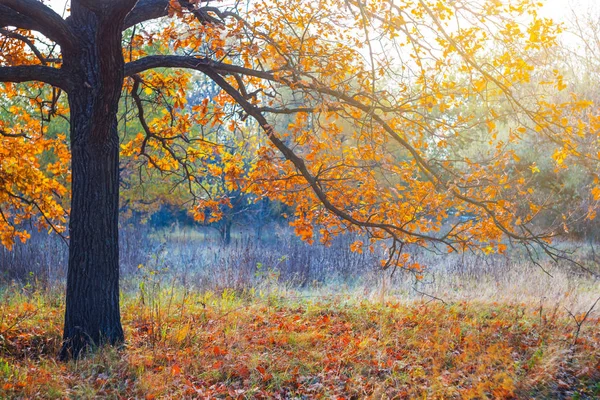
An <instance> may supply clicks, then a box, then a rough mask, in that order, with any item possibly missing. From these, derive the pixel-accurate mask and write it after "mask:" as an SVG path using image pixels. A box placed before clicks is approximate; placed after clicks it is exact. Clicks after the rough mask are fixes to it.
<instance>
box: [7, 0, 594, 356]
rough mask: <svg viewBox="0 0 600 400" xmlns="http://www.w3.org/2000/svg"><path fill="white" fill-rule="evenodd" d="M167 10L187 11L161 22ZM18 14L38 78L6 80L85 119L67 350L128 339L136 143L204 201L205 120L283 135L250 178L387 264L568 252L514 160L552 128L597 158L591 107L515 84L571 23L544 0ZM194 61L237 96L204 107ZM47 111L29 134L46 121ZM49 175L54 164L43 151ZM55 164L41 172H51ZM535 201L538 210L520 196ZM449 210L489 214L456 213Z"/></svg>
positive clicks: (89, 4)
mask: <svg viewBox="0 0 600 400" xmlns="http://www.w3.org/2000/svg"><path fill="white" fill-rule="evenodd" d="M163 17H164V18H169V19H170V20H168V22H167V21H164V20H159V21H155V20H156V19H158V18H163ZM0 27H1V28H2V29H3V31H1V32H0V34H1V35H2V36H3V37H4V38H5V40H6V41H7V43H9V46H10V47H8V48H7V49H8V51H4V52H3V54H4V55H3V56H2V57H3V58H2V61H1V62H2V63H1V64H0V65H1V66H0V82H9V83H24V82H28V85H18V86H13V85H12V84H8V85H5V86H3V91H4V93H5V95H6V97H8V98H9V100H10V101H13V100H16V99H17V98H19V97H25V96H26V93H27V92H28V91H30V90H32V88H37V87H39V88H42V86H43V85H42V84H46V85H48V86H49V87H51V88H46V87H43V90H42V91H41V94H40V98H43V99H44V100H43V101H42V102H43V104H44V105H46V104H49V108H50V111H49V115H50V116H51V117H53V116H55V115H62V116H65V117H67V115H68V117H67V118H68V119H69V121H70V128H69V129H70V131H69V138H68V142H69V144H70V154H71V174H72V175H71V176H72V178H71V179H72V184H71V210H70V219H69V238H70V247H69V272H68V280H67V303H66V313H65V329H64V346H63V350H62V353H61V355H62V357H63V358H67V357H70V356H75V357H77V356H79V354H80V353H81V351H83V350H84V349H85V348H87V347H88V346H98V345H102V344H104V343H110V344H117V343H120V342H122V341H123V330H122V328H121V323H120V315H119V287H118V279H119V265H118V240H117V239H118V211H119V153H120V152H122V153H123V154H124V155H125V156H127V157H129V156H137V157H138V158H140V159H145V161H146V163H147V164H146V165H147V166H148V167H150V166H152V168H155V169H156V170H160V171H167V172H170V173H172V174H176V175H178V176H180V177H181V180H180V183H181V184H182V185H184V186H185V187H187V189H188V191H189V192H190V194H192V197H193V198H194V199H197V200H198V201H199V202H200V203H199V204H202V203H201V201H202V200H203V199H204V197H203V195H202V194H201V191H202V190H203V189H202V187H203V186H202V182H203V179H204V178H206V176H210V173H211V172H210V164H211V162H213V161H214V160H215V159H217V158H219V159H221V160H226V158H225V156H224V155H225V154H227V152H226V151H225V150H223V146H222V145H221V144H220V143H215V142H213V141H211V140H207V138H206V137H204V136H202V131H203V129H202V127H207V126H209V127H211V128H214V127H216V126H226V127H227V129H228V130H229V131H230V132H236V131H237V130H240V129H241V128H242V126H243V124H246V121H247V120H248V119H250V120H254V121H255V124H256V126H257V127H260V129H261V130H262V132H263V140H264V142H265V145H264V146H262V147H261V148H260V149H259V150H258V151H257V158H256V162H255V163H254V166H253V167H252V168H251V174H250V176H249V179H248V183H249V184H248V185H247V186H246V187H245V188H244V189H245V190H248V191H251V192H252V193H254V194H256V195H258V196H261V197H269V198H272V199H277V200H281V201H282V202H284V203H285V204H287V205H294V206H295V213H294V214H295V220H294V222H293V224H294V226H295V229H296V232H297V233H298V234H299V235H300V236H301V237H302V238H303V239H305V240H307V241H311V240H312V239H313V233H314V230H315V229H316V228H317V227H318V229H320V236H321V238H322V240H323V241H324V242H328V241H329V240H330V238H331V236H332V235H335V234H339V233H342V232H345V231H361V232H362V233H363V234H364V235H366V237H367V240H368V243H363V242H356V243H354V244H353V245H352V248H353V249H354V250H356V251H362V248H363V247H368V246H374V245H375V244H377V243H380V244H382V245H384V246H386V247H387V248H388V249H389V251H388V258H387V259H386V260H383V261H382V265H383V266H384V267H389V266H394V267H403V268H408V269H411V270H413V271H417V272H418V271H419V270H420V269H421V268H422V267H421V266H420V265H418V264H416V263H414V262H412V261H411V260H410V257H409V256H408V253H404V252H403V251H402V250H403V249H405V248H406V247H407V246H423V247H427V248H429V249H432V250H436V251H444V252H445V251H464V250H466V249H473V250H480V251H484V252H491V251H500V252H502V251H504V249H505V248H506V244H505V243H504V242H503V240H504V239H508V240H510V241H512V242H516V243H521V244H524V245H526V246H532V245H534V244H535V245H538V246H540V247H541V248H542V249H544V250H545V251H546V252H547V253H548V254H550V255H556V253H554V252H553V249H552V247H550V245H549V241H550V239H551V238H552V237H553V236H555V235H556V234H557V233H558V230H557V228H556V227H554V226H553V227H544V229H539V228H538V227H537V226H536V225H535V217H536V215H537V214H538V212H539V210H540V207H541V206H540V205H539V204H537V202H536V200H537V199H538V197H536V196H535V188H531V187H529V186H528V179H527V177H528V175H527V174H529V173H530V172H528V171H520V172H519V171H515V170H513V169H511V168H512V165H513V163H514V160H515V156H516V155H515V153H514V151H511V150H510V149H509V147H508V145H509V144H511V143H515V142H517V141H519V140H521V139H522V138H523V137H524V136H527V135H545V137H547V138H549V139H550V140H552V141H553V142H554V143H556V145H557V146H556V151H555V152H554V154H553V158H554V160H555V162H556V163H557V164H558V165H563V164H565V160H566V159H567V157H568V156H569V155H575V154H576V155H578V156H581V155H584V156H585V157H587V158H589V159H590V160H593V162H596V161H597V158H598V157H597V155H596V154H591V153H585V154H583V153H582V149H581V148H580V147H579V143H580V141H578V140H577V138H578V137H579V134H582V135H584V136H585V135H587V134H588V131H587V130H585V129H574V128H573V126H575V127H577V126H578V125H577V124H575V125H573V122H575V121H576V120H577V116H578V115H579V114H580V113H582V112H583V111H582V110H586V109H587V108H589V106H590V103H588V102H581V101H578V100H577V99H569V100H568V101H565V102H562V103H561V104H553V103H552V102H550V101H549V100H548V96H547V95H546V94H545V92H544V90H543V88H542V89H541V90H540V91H539V92H536V93H535V94H534V95H533V96H530V95H529V93H528V95H524V94H523V93H522V92H520V91H519V90H517V89H518V88H519V87H521V86H522V85H525V84H526V83H527V82H529V81H530V79H531V77H532V74H533V72H534V71H538V69H537V68H538V67H539V66H537V65H536V63H537V62H538V58H536V55H538V54H542V53H544V52H546V51H548V50H549V49H551V48H552V47H553V46H554V45H555V38H556V35H557V34H558V29H557V28H556V27H555V26H553V24H552V23H551V21H547V20H544V19H541V18H539V17H538V15H537V12H536V4H535V2H533V1H529V0H515V1H511V2H498V1H491V0H490V1H481V2H455V1H450V0H448V1H446V0H438V1H425V0H419V1H404V0H398V1H391V2H390V1H379V0H369V1H363V0H345V1H341V0H319V1H316V2H312V1H311V2H306V1H301V0H286V1H252V2H248V3H245V2H244V3H237V2H236V3H234V4H231V5H228V6H226V5H222V4H221V3H219V2H217V1H212V0H206V1H188V0H172V1H167V0H139V1H137V0H122V1H116V0H105V1H99V2H95V1H89V0H72V1H71V8H70V15H69V16H68V17H67V18H66V19H63V18H62V17H60V16H59V15H58V14H56V13H55V12H54V11H52V10H51V9H50V8H49V7H47V6H45V5H44V4H43V3H42V2H39V1H36V0H0ZM15 28H16V29H15ZM127 30H130V31H129V32H128V33H127V35H124V34H123V32H125V31H127ZM32 31H33V32H36V34H35V35H32V34H31V32H32ZM38 37H43V39H38ZM124 38H125V39H124ZM45 41H50V42H51V43H49V44H48V45H45V44H44V42H45ZM165 68H169V69H177V71H174V72H168V73H167V72H165ZM189 71H195V72H194V73H200V74H203V75H205V76H206V77H208V78H209V79H210V80H211V81H212V82H214V84H215V85H216V86H218V87H219V88H220V91H219V93H218V94H216V95H213V96H207V97H205V99H204V100H203V102H202V103H201V104H199V105H196V106H194V107H191V108H189V107H186V101H187V98H186V90H187V89H188V87H189V85H190V81H191V79H192V78H193V74H192V73H190V72H189ZM539 71H540V73H544V72H546V76H547V79H546V80H545V86H546V87H556V88H558V89H561V88H562V86H563V85H564V84H563V78H562V77H561V76H560V75H558V74H554V73H552V72H549V71H545V70H544V68H543V66H541V67H539ZM29 82H35V83H29ZM63 92H65V93H66V94H67V96H64V95H63V96H60V94H61V93H63ZM284 94H285V95H284ZM290 99H293V100H294V101H290ZM473 101H477V102H479V103H480V104H481V109H480V110H479V111H478V112H476V113H474V112H473V111H472V110H471V109H470V108H468V107H466V104H468V103H471V102H473ZM209 104H211V105H210V106H209ZM45 107H46V106H44V107H43V108H44V109H45ZM507 107H508V108H510V109H511V113H512V117H511V118H513V121H515V128H514V129H512V128H511V129H510V131H509V133H508V136H507V137H500V136H499V134H498V129H497V127H496V120H497V119H498V118H499V115H500V114H501V113H502V112H503V111H504V110H506V109H507ZM120 110H121V111H123V112H124V117H123V118H122V119H120V120H119V118H118V113H119V111H120ZM282 114H283V115H287V116H293V122H292V123H290V124H288V125H287V127H286V128H285V129H278V126H277V124H276V123H275V121H276V120H275V119H273V118H272V117H271V116H272V115H282ZM29 115H30V117H29V119H28V117H23V116H21V117H18V118H15V119H14V120H13V121H12V124H11V123H10V122H6V121H5V122H4V123H3V124H4V127H3V130H4V132H6V133H5V135H4V137H10V138H11V139H12V137H11V136H14V135H16V134H19V132H20V131H21V128H20V126H19V124H22V123H23V120H24V121H25V122H27V121H29V120H32V119H34V118H33V116H32V114H29ZM565 115H567V116H568V118H565ZM132 116H135V117H136V118H137V119H138V120H139V126H140V127H141V129H140V131H139V134H137V135H136V136H135V137H134V138H133V139H132V140H127V141H126V143H122V144H121V147H120V140H119V131H120V129H119V123H121V128H122V129H123V130H125V129H126V128H127V125H128V122H129V119H130V118H131V117H132ZM31 124H32V125H28V126H27V130H31V131H34V130H35V129H36V127H37V125H35V124H34V123H33V122H31ZM482 132H484V133H485V134H486V135H487V137H488V140H487V142H486V143H482V147H481V148H480V149H479V150H478V152H477V154H476V156H475V157H473V154H470V153H467V152H466V151H464V150H463V149H462V147H461V145H460V143H465V142H467V141H469V138H472V137H473V135H475V134H477V135H481V133H482ZM591 132H593V133H594V134H595V132H597V129H592V130H591ZM59 139H60V138H59ZM594 140H596V139H594ZM24 142H25V143H27V144H28V145H31V142H30V141H29V139H25V141H24ZM11 143H12V142H11ZM14 143H17V142H14ZM40 143H41V142H40ZM15 146H17V145H15ZM432 147H437V148H440V149H446V150H444V151H432ZM59 148H60V146H59V145H56V146H55V147H53V149H54V150H58V149H59ZM17 150H18V149H17V148H15V151H17ZM23 150H27V149H25V148H24V149H23ZM58 153H61V152H60V151H58ZM34 154H35V151H34ZM59 159H60V160H63V159H64V157H62V158H61V157H59ZM61 162H62V161H61ZM235 165H236V164H235V162H233V163H230V164H228V165H225V166H223V170H224V171H229V172H228V173H227V174H226V179H228V180H230V181H235V180H236V179H237V178H238V177H239V175H240V174H241V169H238V168H236V167H235ZM32 168H33V170H34V171H35V170H36V168H37V169H39V168H38V167H37V165H36V164H35V163H33V165H32ZM510 171H512V173H509V172H510ZM56 172H61V173H62V172H63V171H62V170H57V171H56ZM43 175H44V173H43V172H41V175H40V174H37V177H36V178H35V179H37V180H38V181H43V179H44V178H43V177H42V176H43ZM509 177H510V179H509ZM46 178H47V179H50V180H52V178H53V177H52V176H50V177H47V176H46ZM6 179H16V178H15V177H14V176H12V175H10V176H7V178H6ZM54 181H55V182H56V180H54ZM9 184H11V185H12V184H13V181H10V182H9ZM52 185H56V183H53V184H52ZM17 187H18V186H17ZM42 188H44V187H43V186H42ZM44 189H45V188H44ZM20 190H23V191H24V193H27V192H28V190H29V189H27V188H23V189H20ZM55 191H57V194H58V195H61V192H64V191H59V190H55ZM34 192H35V191H34ZM50 193H52V192H51V191H44V195H45V197H44V200H45V201H46V202H47V204H46V203H44V204H40V205H39V207H40V209H42V210H43V208H42V206H43V207H44V208H46V209H49V210H55V211H54V212H53V213H50V214H48V213H47V215H48V217H56V218H57V219H60V217H59V215H58V214H59V212H58V211H60V209H57V206H56V204H58V202H57V201H56V199H54V198H52V196H51V195H50ZM17 195H18V194H17ZM23 197H24V198H26V197H25V196H23ZM517 200H518V202H519V204H526V205H527V206H526V207H521V208H519V207H516V204H517ZM18 207H20V206H11V210H12V211H11V212H13V213H17V212H19V211H20V209H18ZM195 209H196V210H198V212H200V211H201V210H202V209H203V208H202V207H196V208H195ZM450 209H455V210H457V211H458V212H459V213H463V214H467V213H468V214H469V215H473V218H470V219H468V220H464V219H459V220H458V221H457V222H455V223H452V224H447V217H448V215H447V210H450ZM57 210H58V211H57ZM28 211H29V210H28V209H25V213H24V214H22V213H21V214H19V215H24V216H25V217H27V216H29V215H30V214H29V213H28ZM14 215H16V214H14ZM13 218H21V217H13ZM5 221H6V218H5ZM17 222H18V221H17ZM560 229H562V228H560ZM22 236H23V235H22Z"/></svg>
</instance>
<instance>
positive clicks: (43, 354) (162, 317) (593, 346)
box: [0, 287, 600, 399]
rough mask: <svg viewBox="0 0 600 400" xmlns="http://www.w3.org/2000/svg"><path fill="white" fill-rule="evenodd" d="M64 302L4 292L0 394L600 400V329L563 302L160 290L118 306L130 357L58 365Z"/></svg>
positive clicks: (124, 353) (105, 354)
mask: <svg viewBox="0 0 600 400" xmlns="http://www.w3.org/2000/svg"><path fill="white" fill-rule="evenodd" d="M59 299H60V296H58V295H57V294H56V293H40V292H34V293H28V292H26V291H23V290H17V289H15V288H13V289H9V290H8V292H5V293H4V295H3V301H2V315H3V318H2V321H1V323H0V333H1V336H0V341H1V342H0V345H1V347H0V357H1V358H0V380H1V381H0V382H1V387H0V397H2V398H40V397H41V398H65V397H70V398H94V397H97V396H102V397H108V398H212V397H223V398H315V397H317V398H378V399H379V398H425V397H426V398H480V399H483V398H515V397H516V398H540V399H542V398H590V399H591V398H595V397H596V396H599V395H600V318H598V314H593V315H588V316H587V318H586V320H585V321H584V322H583V323H582V325H581V329H580V330H579V333H577V331H578V330H577V324H576V323H575V322H574V320H572V319H571V318H570V317H569V316H568V315H567V314H566V313H565V311H564V309H563V308H562V306H560V305H559V304H555V305H554V306H549V305H545V306H544V305H543V304H542V305H540V304H518V303H512V304H511V303H492V302H488V303H484V302H480V301H471V302H464V301H463V302H453V303H452V304H446V305H444V304H442V303H441V302H438V301H436V302H425V301H412V302H403V301H400V302H399V301H394V300H393V299H392V298H391V297H389V298H388V297H386V298H385V300H384V301H383V302H379V301H375V300H360V299H359V298H356V297H355V296H353V295H350V294H348V295H338V296H333V297H329V298H325V297H298V296H297V294H295V293H292V292H288V293H279V292H277V291H275V290H273V291H271V292H270V293H267V292H260V293H259V292H254V293H251V292H248V293H236V292H233V291H227V290H226V291H223V292H222V293H213V292H204V293H190V292H186V291H185V290H182V289H181V288H169V287H167V288H161V289H158V288H154V289H152V290H150V291H146V292H144V291H143V290H140V291H139V292H138V293H136V294H134V293H131V294H128V295H125V296H124V305H123V320H124V326H125V329H126V336H127V344H126V347H125V348H124V349H122V350H121V351H115V350H110V349H105V350H101V351H99V352H98V353H96V354H94V355H91V356H89V357H87V358H85V359H83V360H80V361H78V362H70V363H67V364H62V363H58V362H57V361H56V360H55V356H56V354H57V352H58V349H59V344H60V332H61V323H62V303H61V301H60V300H59ZM577 318H578V320H579V321H581V320H582V319H583V316H577Z"/></svg>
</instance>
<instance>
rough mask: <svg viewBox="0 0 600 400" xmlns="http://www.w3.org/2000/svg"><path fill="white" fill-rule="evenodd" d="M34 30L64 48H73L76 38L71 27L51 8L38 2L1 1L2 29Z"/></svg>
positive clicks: (31, 0) (0, 17)
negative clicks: (12, 27)
mask: <svg viewBox="0 0 600 400" xmlns="http://www.w3.org/2000/svg"><path fill="white" fill-rule="evenodd" d="M4 26H16V27H18V28H23V29H29V30H34V31H38V32H40V33H42V34H43V35H44V36H46V37H48V38H49V39H51V40H53V41H55V42H56V43H58V44H59V45H60V46H61V47H63V48H72V47H74V43H75V36H74V35H73V32H72V31H71V28H69V25H67V23H66V22H65V20H64V19H62V18H61V16H60V15H58V14H57V13H56V12H54V11H53V10H52V9H51V8H50V7H48V6H46V5H44V4H43V3H42V2H40V1H37V0H0V27H4Z"/></svg>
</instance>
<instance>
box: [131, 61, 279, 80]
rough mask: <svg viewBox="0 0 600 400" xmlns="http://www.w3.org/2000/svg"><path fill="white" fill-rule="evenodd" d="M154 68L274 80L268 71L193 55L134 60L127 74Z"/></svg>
mask: <svg viewBox="0 0 600 400" xmlns="http://www.w3.org/2000/svg"><path fill="white" fill-rule="evenodd" d="M154 68H186V69H195V70H198V71H202V72H203V71H204V70H205V69H206V68H211V69H213V70H215V71H218V72H219V73H221V74H225V75H228V74H242V75H247V76H254V77H257V78H262V79H268V80H274V78H273V74H272V73H271V72H267V71H257V70H254V69H250V68H244V67H240V66H237V65H233V64H226V63H222V62H217V61H213V60H211V59H209V58H204V57H193V56H148V57H143V58H140V59H139V60H135V61H132V62H130V63H127V64H126V65H125V76H132V75H135V74H139V73H141V72H144V71H146V70H149V69H154Z"/></svg>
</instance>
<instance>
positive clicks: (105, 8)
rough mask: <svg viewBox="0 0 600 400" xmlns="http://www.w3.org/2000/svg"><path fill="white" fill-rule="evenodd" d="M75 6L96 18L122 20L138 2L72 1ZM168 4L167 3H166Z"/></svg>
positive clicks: (107, 0) (121, 0)
mask: <svg viewBox="0 0 600 400" xmlns="http://www.w3.org/2000/svg"><path fill="white" fill-rule="evenodd" d="M72 1H73V2H74V3H77V5H80V6H82V7H85V8H87V9H88V10H90V11H91V12H93V13H94V14H96V15H97V16H98V18H103V19H105V20H106V19H116V20H114V23H115V24H116V23H117V21H118V20H123V19H124V18H125V17H126V16H127V15H128V14H129V13H130V11H131V10H132V9H133V7H134V6H135V5H136V3H137V2H138V0H102V1H97V0H72ZM167 3H168V1H167Z"/></svg>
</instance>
